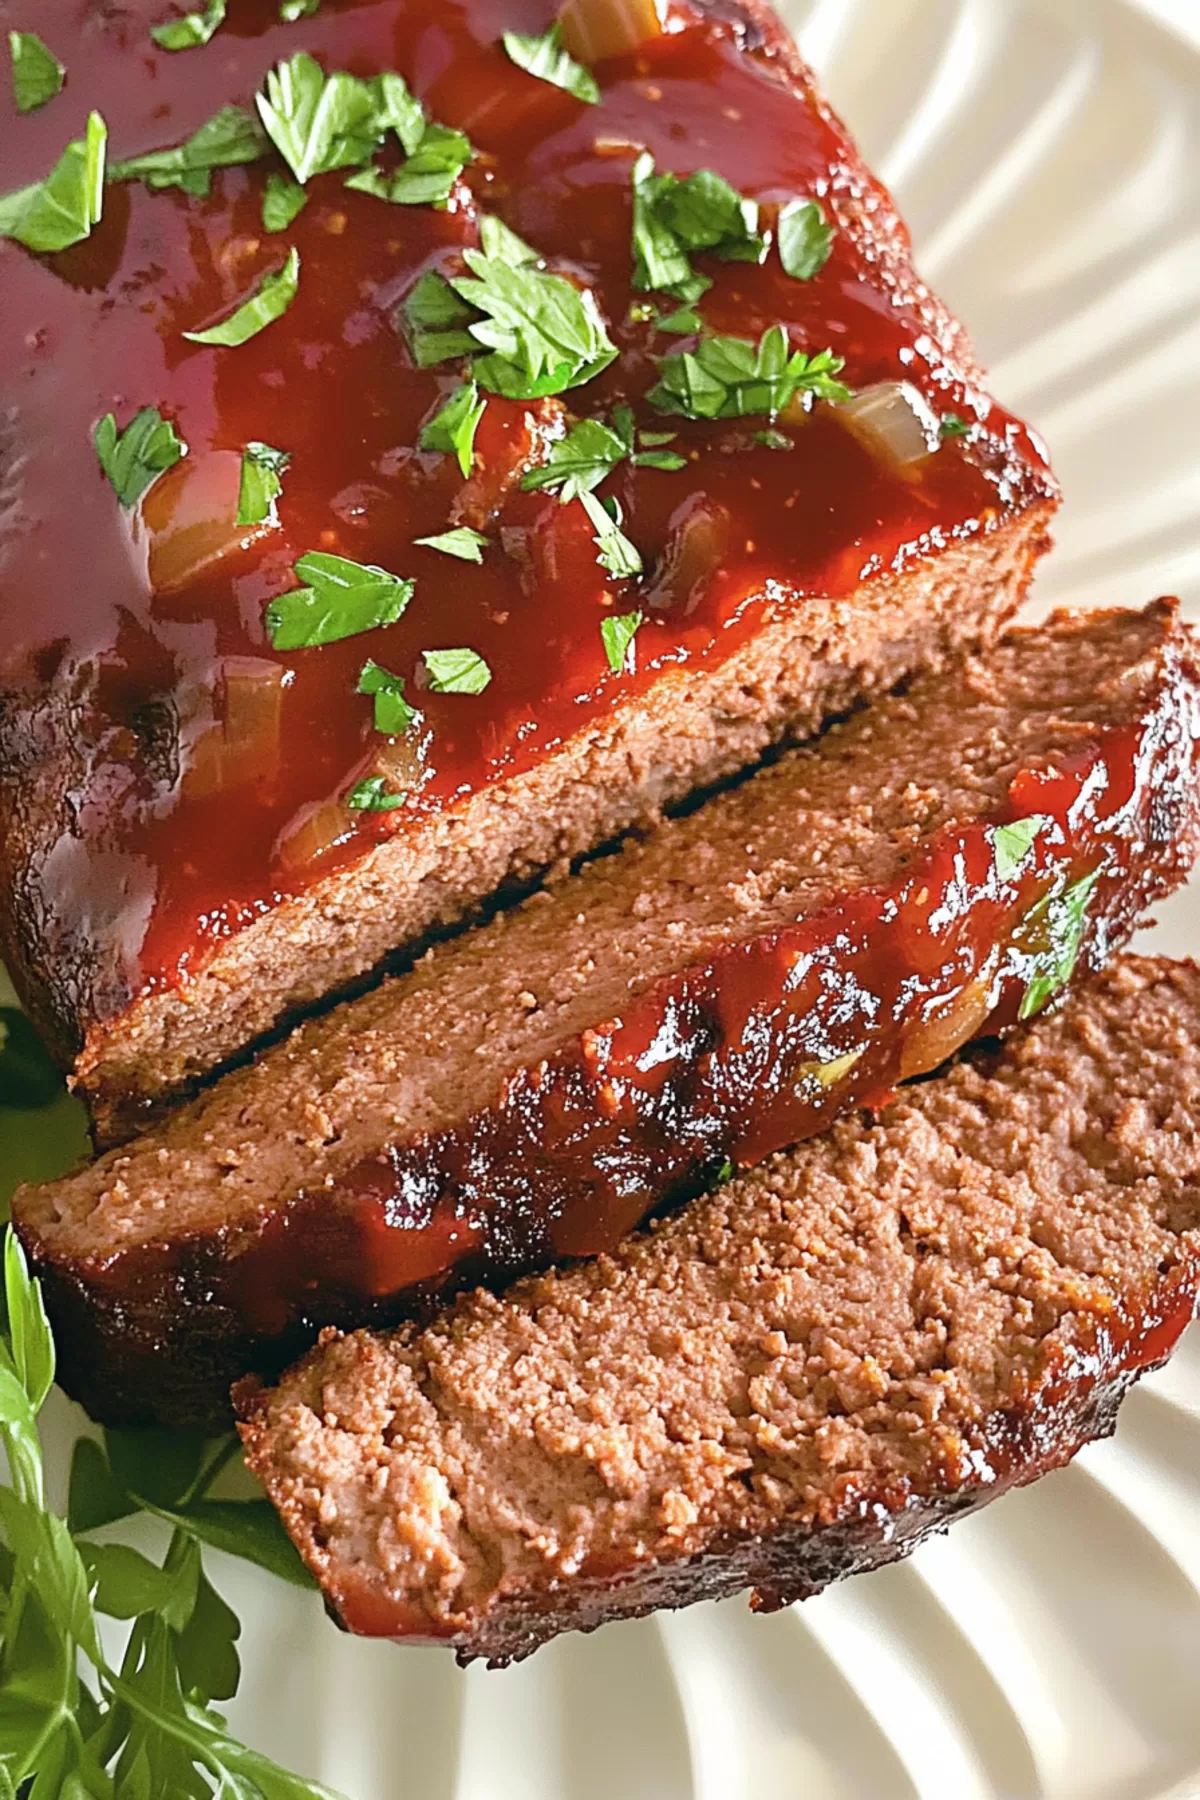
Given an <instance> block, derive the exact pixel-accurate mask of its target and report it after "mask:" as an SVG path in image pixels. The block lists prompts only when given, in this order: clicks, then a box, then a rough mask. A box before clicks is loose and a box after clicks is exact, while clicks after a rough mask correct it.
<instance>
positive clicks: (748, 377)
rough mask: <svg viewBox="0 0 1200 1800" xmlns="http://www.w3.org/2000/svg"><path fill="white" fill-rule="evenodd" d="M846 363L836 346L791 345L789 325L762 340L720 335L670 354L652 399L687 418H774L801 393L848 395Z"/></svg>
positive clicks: (661, 407)
mask: <svg viewBox="0 0 1200 1800" xmlns="http://www.w3.org/2000/svg"><path fill="white" fill-rule="evenodd" d="M844 366H845V364H844V359H843V358H842V357H840V356H835V355H834V353H833V351H832V350H818V351H816V352H814V353H813V354H812V355H809V354H808V353H807V352H806V351H804V350H790V349H789V345H788V335H787V332H786V330H785V329H784V327H783V326H782V325H772V326H770V327H768V329H767V330H766V331H764V333H763V335H762V337H761V338H760V339H759V341H758V343H757V344H755V343H753V342H751V340H750V339H749V338H738V337H719V336H715V335H714V336H710V337H702V338H701V339H700V341H699V343H698V344H697V345H696V347H695V349H694V350H676V351H673V352H672V353H671V355H669V356H664V357H663V358H662V359H661V360H660V362H659V365H658V372H659V379H658V382H657V384H656V385H655V386H654V387H653V388H651V390H650V393H649V394H648V395H647V398H648V400H649V401H650V404H651V405H652V406H654V407H657V409H658V411H659V412H664V413H679V414H681V415H682V416H683V417H684V418H686V419H740V418H746V417H753V416H757V415H760V414H761V415H765V416H766V417H767V418H768V419H774V418H775V417H776V416H777V415H778V414H779V413H781V412H782V411H783V410H784V408H785V407H786V406H788V404H789V403H790V402H791V401H792V400H794V399H795V397H796V395H797V394H801V393H804V394H811V395H812V396H813V397H814V399H818V400H834V401H837V400H848V399H849V398H850V389H849V388H848V387H846V385H845V383H844V382H841V381H839V380H838V379H837V377H838V375H839V374H840V373H841V370H842V369H843V367H844Z"/></svg>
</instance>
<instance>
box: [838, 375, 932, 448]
mask: <svg viewBox="0 0 1200 1800" xmlns="http://www.w3.org/2000/svg"><path fill="white" fill-rule="evenodd" d="M836 413H837V417H838V418H839V419H841V421H842V423H843V424H845V425H848V426H849V427H850V429H851V431H853V432H854V433H855V434H856V435H857V436H858V437H860V438H862V439H863V440H864V442H865V443H866V444H868V445H869V447H870V448H871V449H872V450H874V451H876V452H877V453H882V454H883V455H884V456H886V457H887V458H888V459H889V461H891V462H894V463H899V464H900V465H901V467H903V466H905V465H906V464H908V463H917V462H924V460H925V458H926V457H927V456H932V455H933V453H934V451H935V450H937V448H938V446H939V445H940V443H941V441H942V440H941V425H940V422H939V420H938V416H937V414H936V413H935V412H934V410H933V408H932V407H931V406H930V404H929V402H928V401H927V400H926V398H925V396H924V394H922V393H921V392H920V390H919V389H918V388H915V387H914V386H913V385H912V383H911V382H910V381H881V382H879V383H878V384H877V385H876V386H875V387H869V388H863V390H862V392H861V393H858V394H855V396H854V398H853V399H852V400H847V401H845V402H844V403H843V404H842V405H841V406H839V407H837V408H836Z"/></svg>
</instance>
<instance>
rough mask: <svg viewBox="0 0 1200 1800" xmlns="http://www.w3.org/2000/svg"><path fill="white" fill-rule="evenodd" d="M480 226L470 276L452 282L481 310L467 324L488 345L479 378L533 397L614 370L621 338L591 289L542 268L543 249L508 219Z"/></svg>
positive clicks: (469, 257) (469, 255)
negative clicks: (526, 240) (611, 331)
mask: <svg viewBox="0 0 1200 1800" xmlns="http://www.w3.org/2000/svg"><path fill="white" fill-rule="evenodd" d="M480 231H481V236H482V240H483V248H482V249H481V250H465V251H464V252H463V259H464V261H465V262H466V264H467V267H468V268H469V269H470V271H471V273H470V275H465V276H458V277H456V278H454V279H452V280H451V282H450V286H451V287H452V288H453V289H454V291H455V293H456V294H457V295H458V296H459V298H460V299H462V300H465V301H466V302H467V304H468V305H469V306H471V307H473V308H474V310H475V312H476V314H480V315H482V317H477V318H475V319H474V320H473V321H472V323H471V324H470V326H469V327H468V330H469V332H470V334H471V337H472V338H473V339H474V340H475V342H476V344H477V345H478V346H479V347H480V348H481V349H483V350H485V351H487V352H488V354H486V355H483V356H480V357H478V358H477V360H476V362H475V366H474V374H475V377H476V379H477V380H478V381H480V382H481V383H482V385H483V386H484V387H486V388H489V389H491V391H492V392H493V393H497V394H504V395H506V396H507V397H508V398H509V399H513V400H534V399H537V398H539V397H540V396H541V395H543V394H560V393H562V392H563V390H564V389H565V388H570V387H576V386H578V385H579V384H580V383H581V382H584V381H590V380H591V379H592V377H593V376H595V375H598V374H599V373H600V371H601V370H602V369H607V367H608V365H609V364H610V363H611V362H612V361H613V360H614V359H615V357H616V354H617V350H616V345H615V344H613V342H612V341H611V339H610V338H609V335H608V331H607V329H606V327H605V324H604V320H603V319H602V318H601V316H600V312H599V309H598V307H597V305H596V300H595V297H594V295H593V294H592V292H591V290H590V289H583V290H582V291H581V290H580V289H579V288H577V287H576V286H575V285H574V283H573V282H570V281H568V280H567V279H566V278H565V276H562V275H551V274H548V273H547V271H546V270H544V269H542V268H540V267H539V266H538V264H537V261H536V252H534V251H532V250H530V248H529V246H528V245H527V244H523V243H522V241H521V239H520V238H518V237H517V236H516V234H515V233H514V232H512V231H510V230H509V228H508V227H507V226H506V225H504V224H503V223H502V221H500V220H498V219H494V218H492V217H490V216H489V217H486V218H485V219H484V220H483V223H482V225H481V227H480ZM518 255H521V256H523V257H524V259H525V260H522V261H519V262H518V261H517V260H516V258H517V256H518Z"/></svg>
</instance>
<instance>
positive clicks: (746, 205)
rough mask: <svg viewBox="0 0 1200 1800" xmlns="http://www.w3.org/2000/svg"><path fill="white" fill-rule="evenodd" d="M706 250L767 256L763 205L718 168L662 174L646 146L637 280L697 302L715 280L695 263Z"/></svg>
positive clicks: (636, 223) (639, 191)
mask: <svg viewBox="0 0 1200 1800" xmlns="http://www.w3.org/2000/svg"><path fill="white" fill-rule="evenodd" d="M699 250H705V251H709V252H711V253H712V254H713V255H714V256H719V257H721V258H723V259H725V260H726V261H729V260H732V261H735V262H755V263H758V262H762V261H763V259H764V258H765V256H766V254H767V240H766V238H765V237H764V236H763V235H762V233H761V232H760V231H759V229H758V206H757V204H756V203H755V202H754V201H753V200H747V199H745V198H744V197H743V196H742V195H741V194H739V193H738V191H737V189H736V188H733V187H731V186H730V185H729V183H728V182H727V181H726V180H725V179H724V177H723V176H721V175H718V174H716V172H715V171H714V170H712V169H697V170H696V172H695V174H693V175H687V176H679V175H671V174H665V175H658V174H656V173H655V167H654V158H653V157H652V156H651V155H650V153H649V151H646V150H644V151H643V152H642V154H641V155H640V156H639V157H638V159H637V161H636V162H635V163H634V165H633V285H634V287H635V288H640V289H643V290H647V289H654V290H657V291H658V292H660V293H666V294H672V295H674V297H675V298H676V299H677V300H683V301H685V302H689V303H690V302H693V301H695V300H698V299H699V298H700V295H701V294H703V293H704V292H706V290H707V289H708V288H710V287H711V286H712V283H711V281H710V280H709V279H708V277H707V276H705V275H699V274H697V273H696V272H695V271H694V270H693V268H692V264H691V256H692V254H693V252H695V251H699Z"/></svg>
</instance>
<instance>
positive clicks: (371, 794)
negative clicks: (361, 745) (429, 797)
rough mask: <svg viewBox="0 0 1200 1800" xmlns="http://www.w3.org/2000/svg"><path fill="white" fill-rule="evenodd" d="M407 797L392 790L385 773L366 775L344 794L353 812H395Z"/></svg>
mask: <svg viewBox="0 0 1200 1800" xmlns="http://www.w3.org/2000/svg"><path fill="white" fill-rule="evenodd" d="M407 798H408V795H407V794H396V793H393V792H392V790H391V789H390V788H389V787H388V784H387V776H386V775H368V776H367V778H366V779H365V780H364V781H356V782H355V784H354V786H353V787H352V788H351V789H350V792H349V793H348V794H347V795H346V805H347V806H348V807H350V808H351V809H352V810H353V811H354V812H395V810H396V808H397V807H398V806H403V805H404V802H405V801H406V800H407Z"/></svg>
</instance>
